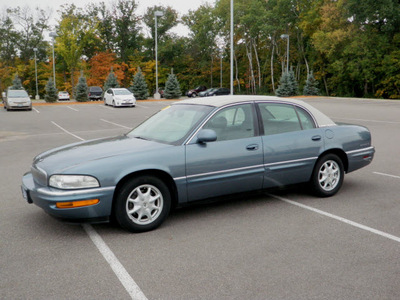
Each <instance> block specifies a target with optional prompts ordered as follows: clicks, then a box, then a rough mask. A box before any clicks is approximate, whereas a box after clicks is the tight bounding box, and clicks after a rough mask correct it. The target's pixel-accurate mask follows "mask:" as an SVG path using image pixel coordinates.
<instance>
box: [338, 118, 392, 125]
mask: <svg viewBox="0 0 400 300" xmlns="http://www.w3.org/2000/svg"><path fill="white" fill-rule="evenodd" d="M332 119H339V120H348V121H363V122H373V123H386V124H400V122H396V121H380V120H366V119H350V118H340V117H332Z"/></svg>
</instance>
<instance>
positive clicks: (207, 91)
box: [199, 88, 217, 97]
mask: <svg viewBox="0 0 400 300" xmlns="http://www.w3.org/2000/svg"><path fill="white" fill-rule="evenodd" d="M216 89H217V88H211V89H208V90H205V91H202V92H200V93H199V96H200V97H207V96H208V94H209V93H211V92H212V91H214V90H216Z"/></svg>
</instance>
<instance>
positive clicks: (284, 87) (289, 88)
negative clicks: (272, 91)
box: [276, 70, 299, 97]
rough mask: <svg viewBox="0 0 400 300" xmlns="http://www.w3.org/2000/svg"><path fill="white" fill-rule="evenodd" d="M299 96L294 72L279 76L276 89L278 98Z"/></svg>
mask: <svg viewBox="0 0 400 300" xmlns="http://www.w3.org/2000/svg"><path fill="white" fill-rule="evenodd" d="M298 94H299V87H298V84H297V81H296V78H295V76H294V72H293V71H292V70H291V71H289V72H284V73H283V74H282V76H281V80H280V85H279V87H278V88H277V89H276V95H277V96H279V97H290V96H296V95H298Z"/></svg>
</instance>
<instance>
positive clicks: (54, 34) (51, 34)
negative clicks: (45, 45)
mask: <svg viewBox="0 0 400 300" xmlns="http://www.w3.org/2000/svg"><path fill="white" fill-rule="evenodd" d="M49 36H50V37H51V38H52V41H53V43H52V44H53V80H54V88H55V87H56V61H55V58H54V38H55V37H57V36H58V34H57V33H55V32H50V33H49Z"/></svg>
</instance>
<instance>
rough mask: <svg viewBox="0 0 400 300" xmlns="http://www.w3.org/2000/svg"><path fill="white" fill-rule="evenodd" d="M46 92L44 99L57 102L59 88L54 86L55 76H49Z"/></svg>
mask: <svg viewBox="0 0 400 300" xmlns="http://www.w3.org/2000/svg"><path fill="white" fill-rule="evenodd" d="M45 90H46V94H45V95H44V100H45V101H46V102H56V101H57V93H58V91H57V89H56V87H55V86H54V82H53V78H51V77H50V78H49V81H47V84H46V88H45Z"/></svg>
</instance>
